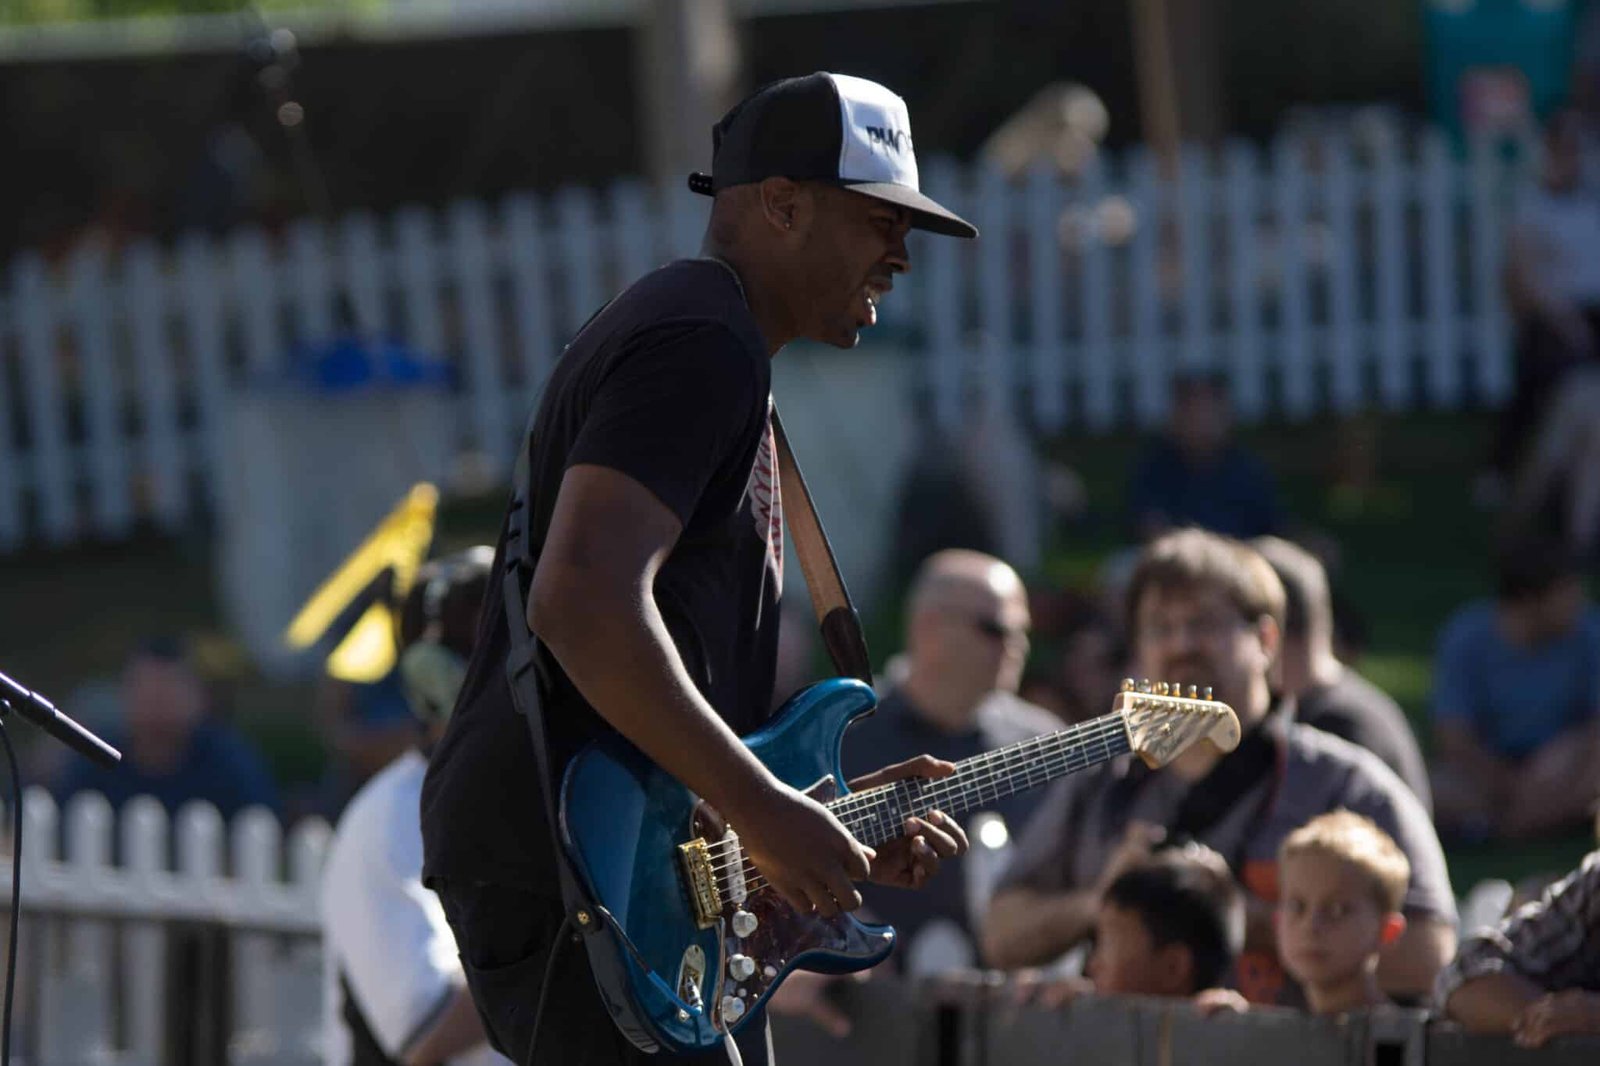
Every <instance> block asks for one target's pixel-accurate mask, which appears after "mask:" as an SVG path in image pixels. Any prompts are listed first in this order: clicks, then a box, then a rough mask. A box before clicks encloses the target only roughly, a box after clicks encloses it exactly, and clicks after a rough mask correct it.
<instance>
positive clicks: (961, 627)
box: [911, 564, 1031, 696]
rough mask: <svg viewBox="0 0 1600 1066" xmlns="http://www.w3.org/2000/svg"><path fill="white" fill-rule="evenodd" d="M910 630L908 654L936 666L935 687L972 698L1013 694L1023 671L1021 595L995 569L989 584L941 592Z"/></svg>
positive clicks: (1027, 622)
mask: <svg viewBox="0 0 1600 1066" xmlns="http://www.w3.org/2000/svg"><path fill="white" fill-rule="evenodd" d="M918 614H919V615H920V617H919V618H918V619H917V620H916V621H914V623H913V626H912V634H911V643H912V653H913V655H915V656H916V657H917V658H918V659H919V660H922V659H927V660H931V661H933V662H936V663H937V664H938V671H939V674H940V677H941V681H942V683H943V684H945V685H946V686H950V687H954V688H957V689H960V690H961V691H964V692H967V693H970V694H971V695H973V696H981V695H983V694H985V693H989V692H995V691H999V692H1016V691H1017V689H1018V688H1019V687H1020V686H1021V684H1022V671H1023V668H1024V667H1025V666H1026V665H1027V661H1028V648H1029V637H1028V633H1029V629H1030V626H1031V618H1030V616H1029V612H1028V596H1027V591H1026V590H1025V589H1024V588H1023V586H1022V583H1021V582H1020V581H1019V580H1018V579H1017V577H1016V574H1015V573H1014V572H1013V571H1012V570H1011V569H1010V568H1009V567H1006V566H1003V565H1000V564H997V565H996V566H995V568H994V573H992V574H991V575H990V579H989V580H982V581H980V580H976V579H975V580H973V581H969V582H964V583H961V584H959V585H955V586H952V587H950V588H947V589H945V590H944V591H943V592H942V593H941V594H940V595H939V596H938V597H937V598H936V599H934V600H933V601H931V602H929V603H927V604H926V605H924V606H923V607H922V608H921V609H920V610H919V612H918Z"/></svg>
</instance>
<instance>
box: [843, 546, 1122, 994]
mask: <svg viewBox="0 0 1600 1066" xmlns="http://www.w3.org/2000/svg"><path fill="white" fill-rule="evenodd" d="M1029 624H1030V619H1029V615H1028V598H1027V593H1026V590H1025V589H1024V588H1023V585H1022V579H1021V578H1019V577H1018V576H1017V572H1016V571H1015V570H1013V569H1011V567H1009V566H1007V565H1006V564H1005V563H1003V562H1001V561H1000V560H999V559H996V558H995V557H994V556H992V555H984V554H982V553H980V552H974V551H964V550H952V551H942V552H939V553H937V554H935V555H932V556H930V557H929V558H928V559H927V561H926V562H924V563H923V564H922V568H921V570H920V571H919V572H918V573H917V576H916V578H915V580H914V581H913V583H912V587H911V593H910V597H909V600H908V602H907V607H906V646H905V652H904V654H903V655H901V656H900V657H899V658H898V659H897V661H896V662H895V663H894V664H893V665H892V666H891V669H890V678H889V685H888V686H887V691H886V694H885V695H884V697H883V701H882V702H881V703H880V704H879V705H878V712H877V713H876V714H874V715H873V716H872V717H870V718H868V719H866V720H865V721H863V722H860V723H859V724H857V725H856V726H854V727H853V728H852V729H851V730H850V731H849V732H848V733H847V734H846V735H845V741H844V769H845V774H846V776H847V777H852V778H853V777H856V776H858V775H860V774H862V773H864V772H867V771H871V770H875V769H877V768H878V767H880V766H884V765H887V764H889V763H897V762H900V761H902V760H905V759H909V758H912V757H914V756H917V755H922V754H929V755H932V756H934V757H935V758H938V759H946V760H949V761H951V762H956V761H958V760H960V759H965V758H968V757H969V756H972V755H977V754H980V753H981V752H985V751H989V750H991V749H993V748H998V747H1002V746H1004V745H1006V744H1012V743H1015V742H1017V741H1019V740H1027V739H1028V738H1030V737H1035V736H1038V735H1039V734H1041V733H1050V732H1053V731H1055V730H1057V729H1060V728H1061V727H1062V723H1061V721H1060V720H1059V719H1057V718H1056V717H1055V716H1054V715H1052V714H1050V713H1049V712H1048V711H1045V710H1043V709H1042V708H1039V707H1036V706H1034V705H1033V704H1031V703H1027V702H1025V701H1023V700H1021V699H1019V698H1018V697H1017V695H1016V691H1017V686H1018V684H1019V683H1020V682H1021V680H1022V667H1023V664H1024V662H1025V660H1026V659H1027V656H1028V628H1029ZM1112 695H1114V694H1113V693H1107V694H1106V701H1107V709H1108V710H1109V709H1110V700H1111V697H1112ZM1041 794H1042V790H1040V791H1033V792H1023V793H1021V794H1020V795H1016V796H1011V797H1008V798H1006V799H1003V800H999V801H998V802H996V803H995V804H994V805H993V806H991V807H989V808H986V809H987V810H989V811H992V812H993V813H994V814H997V815H999V816H1000V817H1001V818H1002V819H1004V821H1005V823H1006V825H1007V826H1008V827H1009V831H1010V832H1011V833H1015V832H1017V831H1018V829H1019V828H1020V827H1021V824H1022V822H1023V821H1024V820H1025V819H1026V818H1027V816H1028V815H1029V814H1030V813H1031V812H1032V810H1033V807H1034V804H1035V803H1036V802H1037V801H1038V798H1039V796H1040V795H1041ZM980 813H981V812H980V811H974V812H971V813H969V814H968V815H967V819H968V820H969V821H970V820H971V819H973V818H977V817H979V815H980ZM990 832H991V836H990V841H991V842H992V841H993V840H994V839H995V838H994V836H993V831H992V830H991V831H990ZM973 846H974V847H979V846H980V845H979V844H978V842H977V840H976V838H974V844H973ZM944 865H945V866H946V867H952V869H945V870H944V871H943V872H942V873H941V876H939V877H936V878H934V879H932V880H931V881H929V882H928V884H927V886H926V887H925V888H923V889H922V890H921V891H918V892H908V891H905V890H903V889H897V888H888V887H884V886H878V885H866V886H863V888H862V897H863V899H864V900H865V906H866V908H867V909H868V910H870V911H871V912H872V914H873V917H875V918H878V919H881V920H883V921H887V922H889V923H891V924H893V925H894V926H895V928H896V930H897V931H898V932H899V934H900V940H899V946H898V948H897V955H898V956H899V960H900V963H901V965H902V966H903V967H905V968H907V969H908V970H909V971H911V972H932V971H937V970H941V969H948V968H950V967H951V966H955V965H974V964H976V962H977V952H976V948H975V943H976V942H975V940H974V939H973V934H972V930H973V928H974V926H975V918H976V917H977V916H975V915H973V914H971V913H970V908H971V906H972V904H973V902H974V898H975V895H976V894H977V893H976V892H975V890H977V889H979V888H980V886H979V885H977V884H975V883H974V882H975V879H977V878H978V877H979V876H980V875H979V872H978V870H977V869H976V868H969V867H968V865H967V863H966V862H965V861H964V860H962V859H947V860H946V861H945V863H944Z"/></svg>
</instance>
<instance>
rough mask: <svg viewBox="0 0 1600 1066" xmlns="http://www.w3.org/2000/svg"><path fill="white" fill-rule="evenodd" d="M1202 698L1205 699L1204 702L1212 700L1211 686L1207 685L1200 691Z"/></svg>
mask: <svg viewBox="0 0 1600 1066" xmlns="http://www.w3.org/2000/svg"><path fill="white" fill-rule="evenodd" d="M1200 698H1201V699H1203V700H1209V699H1210V698H1211V686H1210V685H1207V686H1206V687H1205V688H1203V689H1201V690H1200Z"/></svg>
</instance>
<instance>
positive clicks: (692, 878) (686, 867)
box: [678, 837, 722, 929]
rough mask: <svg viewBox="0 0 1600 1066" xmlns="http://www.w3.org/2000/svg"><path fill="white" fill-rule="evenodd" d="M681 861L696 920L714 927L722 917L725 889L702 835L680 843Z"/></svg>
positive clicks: (698, 922) (706, 925) (679, 854)
mask: <svg viewBox="0 0 1600 1066" xmlns="http://www.w3.org/2000/svg"><path fill="white" fill-rule="evenodd" d="M678 860H679V861H680V862H681V863H682V864H683V876H684V880H685V882H686V883H687V884H688V886H689V901H690V902H691V903H692V904H693V905H694V920H695V923H696V924H697V925H699V927H700V928H701V929H710V928H711V927H712V926H714V925H716V924H717V922H718V921H719V920H720V919H721V917H722V890H721V889H720V888H718V887H717V875H716V873H715V871H713V870H712V869H711V851H710V849H709V848H708V847H707V846H706V842H705V840H704V839H703V838H701V837H696V838H695V839H693V840H691V841H689V842H688V843H687V844H679V845H678Z"/></svg>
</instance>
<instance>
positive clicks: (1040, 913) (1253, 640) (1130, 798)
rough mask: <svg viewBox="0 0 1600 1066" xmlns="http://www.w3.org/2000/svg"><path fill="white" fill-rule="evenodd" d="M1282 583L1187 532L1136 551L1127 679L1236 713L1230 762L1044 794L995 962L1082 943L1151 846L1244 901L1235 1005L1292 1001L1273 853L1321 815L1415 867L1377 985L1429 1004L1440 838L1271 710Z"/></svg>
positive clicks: (1003, 914) (1244, 553)
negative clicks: (1376, 835) (1207, 874)
mask: <svg viewBox="0 0 1600 1066" xmlns="http://www.w3.org/2000/svg"><path fill="white" fill-rule="evenodd" d="M1283 615H1284V591H1283V585H1282V583H1281V582H1280V581H1279V580H1278V577H1277V575H1276V574H1275V573H1274V572H1273V570H1272V567H1271V566H1269V565H1268V564H1267V562H1266V560H1264V559H1263V558H1262V557H1261V556H1260V555H1259V554H1258V553H1256V552H1255V551H1253V550H1252V549H1250V548H1249V547H1247V546H1246V545H1244V544H1242V543H1240V542H1238V541H1235V540H1232V539H1230V538H1226V537H1222V536H1219V535H1217V534H1213V533H1206V532H1202V531H1200V530H1197V529H1185V530H1180V531H1178V532H1175V533H1170V534H1167V535H1166V536H1164V537H1161V538H1159V539H1158V540H1156V541H1153V542H1152V543H1151V544H1150V545H1149V546H1148V547H1146V548H1145V550H1144V551H1143V553H1142V554H1141V556H1140V558H1139V562H1138V565H1137V567H1136V568H1135V570H1134V574H1133V577H1132V580H1131V581H1130V583H1129V587H1128V620H1129V623H1128V624H1129V627H1130V631H1131V632H1130V634H1129V635H1130V640H1131V643H1132V652H1133V656H1134V662H1135V664H1136V670H1137V672H1138V673H1140V674H1141V675H1144V676H1146V677H1148V678H1150V679H1151V680H1159V681H1170V682H1177V683H1179V684H1183V685H1189V684H1195V685H1209V686H1212V688H1213V690H1214V691H1215V694H1216V697H1217V698H1218V699H1220V700H1222V701H1224V702H1225V703H1228V704H1230V705H1231V706H1232V707H1233V709H1234V711H1235V712H1236V713H1237V714H1238V716H1239V724H1240V725H1241V726H1242V727H1243V729H1244V733H1245V736H1244V739H1243V740H1242V741H1241V742H1240V743H1239V746H1238V747H1237V748H1236V749H1235V750H1234V751H1233V752H1232V753H1230V754H1228V755H1219V754H1218V753H1217V751H1216V750H1215V749H1214V748H1213V747H1211V745H1209V744H1197V745H1195V746H1194V747H1191V748H1190V749H1189V750H1188V751H1186V752H1185V753H1184V754H1183V755H1181V756H1179V757H1178V758H1177V759H1175V760H1173V762H1172V763H1171V764H1169V766H1168V768H1167V769H1166V770H1164V771H1162V772H1160V773H1155V772H1152V771H1150V770H1149V769H1148V768H1146V767H1145V766H1144V764H1143V763H1140V762H1138V761H1137V760H1134V759H1133V758H1131V757H1124V758H1122V759H1118V760H1116V761H1114V762H1112V763H1108V764H1105V765H1103V766H1100V767H1097V768H1095V769H1093V770H1090V771H1088V772H1085V773H1081V774H1077V775H1074V776H1072V777H1068V778H1066V779H1064V780H1062V781H1061V782H1059V783H1058V784H1056V785H1055V786H1054V787H1053V788H1052V789H1051V791H1050V792H1049V793H1048V795H1047V796H1046V798H1045V800H1044V802H1043V804H1042V806H1041V807H1040V810H1039V812H1038V814H1037V816H1036V817H1035V818H1034V819H1033V821H1032V822H1031V823H1030V824H1029V826H1028V828H1027V830H1026V831H1025V832H1024V834H1023V836H1022V838H1021V839H1020V840H1019V841H1018V844H1017V855H1016V857H1015V859H1014V861H1013V862H1012V864H1011V866H1010V867H1009V868H1008V869H1007V871H1006V873H1005V874H1004V875H1003V877H1002V879H1001V885H1000V888H999V889H998V890H997V892H996V894H995V897H994V900H993V904H992V906H991V908H990V910H989V913H988V915H987V917H986V919H985V922H984V928H983V946H984V951H985V954H986V956H987V959H988V961H989V963H990V964H991V965H995V966H1000V967H1005V968H1011V967H1021V966H1033V965H1040V964H1043V963H1047V962H1049V961H1051V960H1052V959H1055V958H1056V957H1058V956H1059V955H1061V954H1062V953H1063V952H1065V951H1067V950H1069V949H1070V948H1072V947H1074V946H1076V945H1077V944H1078V943H1080V942H1081V941H1083V940H1085V939H1086V938H1087V937H1088V935H1089V933H1090V930H1091V929H1092V928H1093V922H1094V915H1095V912H1096V910H1097V909H1098V906H1099V901H1100V897H1101V896H1102V894H1103V893H1104V891H1105V888H1106V886H1108V885H1109V884H1110V883H1111V882H1112V881H1114V880H1115V879H1116V877H1117V876H1118V875H1119V874H1120V873H1122V871H1124V870H1126V869H1128V868H1129V867H1130V866H1131V865H1132V864H1133V863H1135V862H1138V861H1140V860H1141V859H1143V858H1144V857H1146V856H1147V855H1149V854H1150V852H1151V851H1152V850H1154V849H1156V848H1157V847H1159V846H1161V845H1162V844H1164V843H1168V844H1170V843H1174V842H1182V841H1184V840H1198V841H1199V842H1201V843H1203V844H1206V845H1208V846H1210V847H1211V848H1213V849H1215V850H1216V851H1218V852H1219V853H1220V854H1222V856H1223V857H1224V858H1225V859H1226V860H1227V861H1228V864H1229V866H1230V867H1231V868H1232V869H1233V872H1234V875H1235V876H1236V877H1238V878H1239V880H1240V882H1241V883H1242V884H1243V885H1244V887H1245V888H1246V889H1248V894H1247V899H1248V902H1249V906H1248V923H1247V929H1246V940H1245V952H1244V954H1243V955H1242V956H1241V957H1240V959H1239V963H1238V973H1237V984H1238V987H1239V989H1240V991H1242V992H1244V993H1245V995H1246V996H1247V997H1248V998H1250V999H1252V1000H1254V1001H1256V1002H1266V1003H1273V1002H1280V1003H1296V1002H1298V1001H1299V997H1298V989H1296V988H1295V987H1294V986H1293V983H1292V981H1291V980H1290V979H1289V978H1288V977H1287V976H1286V975H1285V974H1284V973H1283V970H1282V969H1281V967H1279V965H1278V962H1277V952H1276V941H1275V937H1274V933H1273V927H1272V917H1271V914H1272V905H1273V903H1274V902H1275V900H1276V896H1277V866H1276V855H1277V851H1278V846H1279V845H1280V844H1281V843H1282V842H1283V840H1284V838H1285V837H1287V836H1288V835H1289V834H1290V833H1291V832H1293V831H1294V830H1295V829H1297V828H1298V827H1299V826H1301V825H1303V824H1305V823H1306V822H1308V821H1310V820H1311V819H1312V818H1313V817H1315V816H1316V815H1319V814H1322V813H1325V812H1327V811H1332V810H1336V809H1339V808H1347V809H1350V810H1353V811H1356V812H1357V813H1360V814H1364V815H1367V816H1368V817H1370V818H1371V819H1372V820H1373V821H1375V822H1376V823H1377V824H1378V825H1379V826H1380V827H1381V828H1382V829H1383V830H1384V831H1385V832H1387V833H1388V834H1389V835H1390V836H1391V837H1393V838H1394V839H1395V841H1396V842H1397V843H1398V844H1399V845H1400V847H1401V850H1403V851H1404V852H1405V853H1406V857H1407V858H1408V859H1409V860H1410V862H1411V882H1410V885H1409V887H1408V890H1407V893H1406V898H1405V904H1404V908H1403V913H1404V914H1405V917H1406V920H1407V922H1408V925H1407V928H1406V930H1405V933H1404V934H1403V935H1402V936H1401V937H1400V938H1399V939H1398V940H1397V941H1395V943H1393V944H1392V945H1390V946H1389V947H1388V948H1387V949H1385V951H1384V954H1383V958H1382V961H1381V963H1380V966H1379V970H1378V979H1379V982H1380V983H1381V985H1382V986H1383V989H1384V991H1385V992H1387V993H1389V994H1390V995H1391V996H1394V997H1396V998H1399V999H1410V1000H1415V999H1417V998H1420V997H1421V996H1424V995H1425V994H1426V993H1427V992H1428V990H1429V988H1430V986H1431V983H1432V981H1433V979H1434V977H1435V975H1436V974H1437V973H1438V972H1439V970H1440V969H1441V968H1442V967H1443V966H1444V964H1445V963H1446V962H1447V961H1448V960H1449V959H1450V956H1451V954H1452V952H1453V950H1454V948H1455V903H1454V896H1453V894H1452V892H1451V888H1450V880H1449V874H1448V872H1447V870H1446V868H1445V863H1444V855H1443V852H1442V850H1441V849H1440V847H1439V838H1438V836H1437V835H1436V834H1435V832H1434V829H1433V826H1432V824H1431V823H1430V821H1429V820H1428V816H1427V814H1426V813H1425V812H1424V811H1423V809H1422V807H1421V805H1420V804H1419V803H1418V802H1417V799H1416V797H1415V796H1414V795H1412V793H1411V790H1410V789H1408V788H1407V787H1406V786H1405V785H1404V784H1403V783H1402V782H1401V781H1400V779H1399V778H1398V777H1396V776H1395V774H1394V772H1393V771H1392V770H1390V769H1389V768H1388V767H1387V766H1385V765H1383V763H1382V761H1381V760H1379V759H1378V758H1377V757H1376V756H1375V755H1373V754H1372V753H1371V752H1368V751H1365V750H1364V749H1362V748H1358V747H1356V746H1355V745H1354V744H1351V743H1349V742H1347V741H1344V740H1341V739H1339V738H1338V737H1334V736H1330V735H1328V734H1325V733H1322V732H1319V731H1317V730H1314V729H1311V728H1310V727H1307V726H1303V725H1299V724H1295V723H1294V722H1293V720H1292V715H1291V714H1289V713H1288V708H1287V707H1286V706H1284V705H1283V704H1274V702H1273V699H1272V695H1271V690H1270V689H1269V687H1268V670H1269V668H1270V667H1271V665H1272V662H1273V658H1274V656H1275V655H1277V653H1278V650H1279V646H1280V642H1281V640H1282V627H1283Z"/></svg>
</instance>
